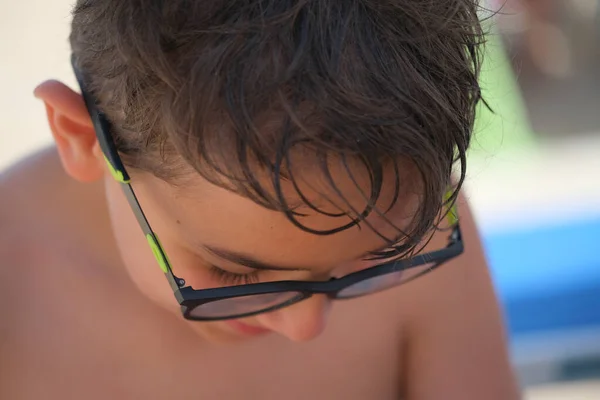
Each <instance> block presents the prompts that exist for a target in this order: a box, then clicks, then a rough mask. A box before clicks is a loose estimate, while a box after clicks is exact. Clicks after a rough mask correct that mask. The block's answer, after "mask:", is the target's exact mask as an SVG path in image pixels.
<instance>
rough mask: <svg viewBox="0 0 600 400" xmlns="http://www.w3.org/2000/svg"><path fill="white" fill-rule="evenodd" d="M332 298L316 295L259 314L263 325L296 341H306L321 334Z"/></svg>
mask: <svg viewBox="0 0 600 400" xmlns="http://www.w3.org/2000/svg"><path fill="white" fill-rule="evenodd" d="M330 308H331V300H330V299H329V298H328V297H327V296H326V295H321V294H320V295H314V296H312V297H310V298H308V299H306V300H303V301H301V302H299V303H297V304H294V305H291V306H289V307H286V308H283V309H281V310H278V311H275V312H272V313H268V314H263V315H260V316H259V320H260V323H261V325H263V326H266V327H267V328H269V329H271V330H273V331H275V332H278V333H280V334H281V335H283V336H285V337H287V338H288V339H290V340H292V341H294V342H306V341H309V340H312V339H314V338H316V337H317V336H319V335H320V334H321V333H322V332H323V331H324V330H325V326H326V324H327V316H328V314H329V309H330Z"/></svg>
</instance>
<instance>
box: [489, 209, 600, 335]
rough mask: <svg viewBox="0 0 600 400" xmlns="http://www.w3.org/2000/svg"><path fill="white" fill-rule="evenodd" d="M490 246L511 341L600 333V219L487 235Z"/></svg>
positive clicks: (490, 259) (490, 255)
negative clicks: (559, 332) (543, 335)
mask: <svg viewBox="0 0 600 400" xmlns="http://www.w3.org/2000/svg"><path fill="white" fill-rule="evenodd" d="M484 244H485V247H486V250H487V254H488V259H489V261H490V266H491V269H492V274H493V277H494V280H495V284H496V288H497V290H498V295H499V296H500V300H501V302H502V303H503V305H504V308H505V312H506V316H507V319H508V325H509V330H510V333H511V335H513V336H515V335H519V334H522V333H531V332H541V331H551V330H565V329H567V330H568V329H577V328H589V327H600V219H593V220H590V221H583V222H573V223H571V224H568V225H557V226H551V227H539V228H535V229H533V228H532V229H529V230H519V231H513V232H503V233H496V234H489V235H485V234H484ZM599 340H600V338H599Z"/></svg>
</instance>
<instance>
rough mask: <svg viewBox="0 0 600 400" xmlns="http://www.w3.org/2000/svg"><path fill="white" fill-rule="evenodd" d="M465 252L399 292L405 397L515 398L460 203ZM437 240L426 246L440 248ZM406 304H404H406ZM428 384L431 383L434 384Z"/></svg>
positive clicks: (488, 287) (485, 273)
mask: <svg viewBox="0 0 600 400" xmlns="http://www.w3.org/2000/svg"><path fill="white" fill-rule="evenodd" d="M458 202H459V203H458V210H459V216H460V224H461V230H462V236H463V241H464V245H465V251H464V253H463V254H462V255H461V256H459V257H457V258H456V259H454V260H452V261H450V262H448V263H447V264H444V265H443V266H441V267H440V268H439V269H438V270H436V271H435V272H433V273H431V274H429V275H427V276H424V277H422V278H420V279H417V280H415V281H414V282H412V283H411V284H410V285H407V286H406V287H405V288H404V289H405V290H404V291H403V292H402V296H404V298H405V299H407V301H409V302H410V304H411V307H410V308H409V309H406V310H405V312H406V314H407V316H406V319H405V324H406V326H405V330H407V331H408V333H407V346H406V354H405V356H404V359H405V360H406V361H405V363H406V367H405V370H406V374H407V376H406V377H405V382H407V384H408V387H407V390H408V394H409V398H411V399H412V398H416V399H421V398H423V399H429V398H447V399H455V398H456V399H479V398H486V399H502V400H505V399H506V400H507V399H516V398H518V393H517V386H516V384H515V379H514V376H513V373H512V371H511V367H510V362H509V358H508V352H507V344H506V339H505V330H504V325H503V319H502V315H501V312H500V307H499V305H498V301H497V298H496V295H495V291H494V287H493V284H492V281H491V278H490V273H489V270H488V266H487V263H486V258H485V255H484V251H483V248H482V244H481V239H480V236H479V232H478V230H477V227H476V223H475V221H474V218H473V214H472V212H471V210H470V208H469V204H468V201H467V200H466V199H465V197H464V196H461V197H460V198H459V200H458ZM444 239H445V238H441V237H438V238H435V240H434V242H435V243H432V245H436V246H438V247H440V246H443V245H444V241H443V240H444ZM408 299H410V300H408ZM431 382H436V384H434V385H432V384H431Z"/></svg>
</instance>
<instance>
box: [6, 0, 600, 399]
mask: <svg viewBox="0 0 600 400" xmlns="http://www.w3.org/2000/svg"><path fill="white" fill-rule="evenodd" d="M71 3H72V1H71V0H53V1H51V2H50V1H47V0H45V1H44V0H22V1H19V2H15V1H7V0H0V4H1V5H2V10H3V11H2V15H1V16H0V38H1V39H0V54H2V58H1V60H0V88H1V89H2V91H0V110H1V111H0V112H1V113H2V114H1V115H0V171H1V170H2V169H3V168H6V167H7V166H8V165H10V164H11V163H13V162H15V161H17V160H18V159H19V158H21V157H23V156H24V155H26V154H27V153H29V152H31V151H33V150H35V149H37V148H40V147H42V146H44V145H46V144H48V143H50V134H49V131H48V128H47V126H46V122H45V115H44V110H43V106H42V104H41V103H40V102H38V101H36V100H35V99H34V98H33V95H32V91H33V89H34V87H35V86H36V85H37V84H38V83H39V82H41V81H43V80H45V79H48V78H57V79H60V80H63V81H65V82H67V83H69V84H71V85H72V87H75V81H74V77H73V76H72V73H71V71H70V68H69V64H68V58H69V47H68V42H67V36H68V33H69V23H70V16H69V12H70V7H71ZM486 6H487V7H488V8H490V9H491V10H499V11H498V12H497V13H495V14H494V15H493V16H492V13H491V12H482V17H487V18H488V19H487V20H486V27H487V29H488V30H489V32H490V33H489V36H488V44H487V50H486V59H485V64H484V69H483V72H482V78H481V82H482V86H483V91H484V92H483V95H484V97H485V98H486V100H487V101H488V103H489V104H490V105H491V107H492V109H493V110H494V112H493V113H492V112H490V111H489V110H487V109H486V108H484V107H481V108H480V114H479V117H478V121H477V128H476V136H475V140H474V143H473V147H472V150H471V153H470V156H469V167H468V183H467V187H466V191H467V196H468V197H469V198H470V200H471V202H472V205H473V207H474V211H475V214H476V217H477V220H478V222H479V225H480V228H481V230H482V234H483V237H484V241H485V245H486V248H487V251H488V257H489V261H490V265H491V268H492V273H493V277H494V280H495V284H496V288H497V291H498V294H499V297H500V301H501V303H502V306H503V308H504V311H505V315H506V320H507V324H508V334H509V337H510V345H511V353H512V358H513V362H514V365H515V367H516V369H517V371H518V373H519V376H520V379H521V382H522V384H523V387H524V388H525V393H526V395H525V396H526V399H528V400H550V399H563V400H575V399H577V400H579V399H586V400H587V399H600V251H598V249H599V248H600V0H489V1H488V2H487V4H486Z"/></svg>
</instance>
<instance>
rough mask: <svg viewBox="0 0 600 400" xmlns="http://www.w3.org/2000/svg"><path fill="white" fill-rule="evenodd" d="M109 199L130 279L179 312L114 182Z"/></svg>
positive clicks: (164, 305)
mask: <svg viewBox="0 0 600 400" xmlns="http://www.w3.org/2000/svg"><path fill="white" fill-rule="evenodd" d="M106 196H107V204H108V208H109V214H110V219H111V225H112V228H113V234H114V237H115V240H116V243H117V247H118V249H119V252H120V255H121V259H122V260H123V264H124V266H125V268H126V270H127V272H128V274H129V276H130V277H131V280H132V281H133V283H134V284H135V285H136V286H137V287H138V289H139V290H140V291H141V292H142V293H143V294H144V295H145V296H146V297H148V298H150V299H151V300H153V301H154V302H155V303H157V304H159V305H160V306H162V307H163V308H167V309H169V310H174V311H176V312H177V313H179V305H178V304H177V301H176V300H175V297H174V296H173V292H172V290H171V288H170V286H169V284H168V282H167V280H166V279H165V275H164V273H163V272H162V270H161V269H160V267H159V265H158V263H157V262H156V260H155V259H154V256H153V254H152V251H151V250H150V247H149V245H148V242H147V241H146V238H145V237H144V234H143V233H142V230H141V229H140V227H139V225H138V223H137V220H136V219H135V216H134V214H133V211H132V210H131V208H130V207H129V204H128V203H127V199H126V198H125V195H124V194H123V192H122V191H121V188H120V187H119V186H118V185H116V184H112V182H109V183H107V185H106Z"/></svg>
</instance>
